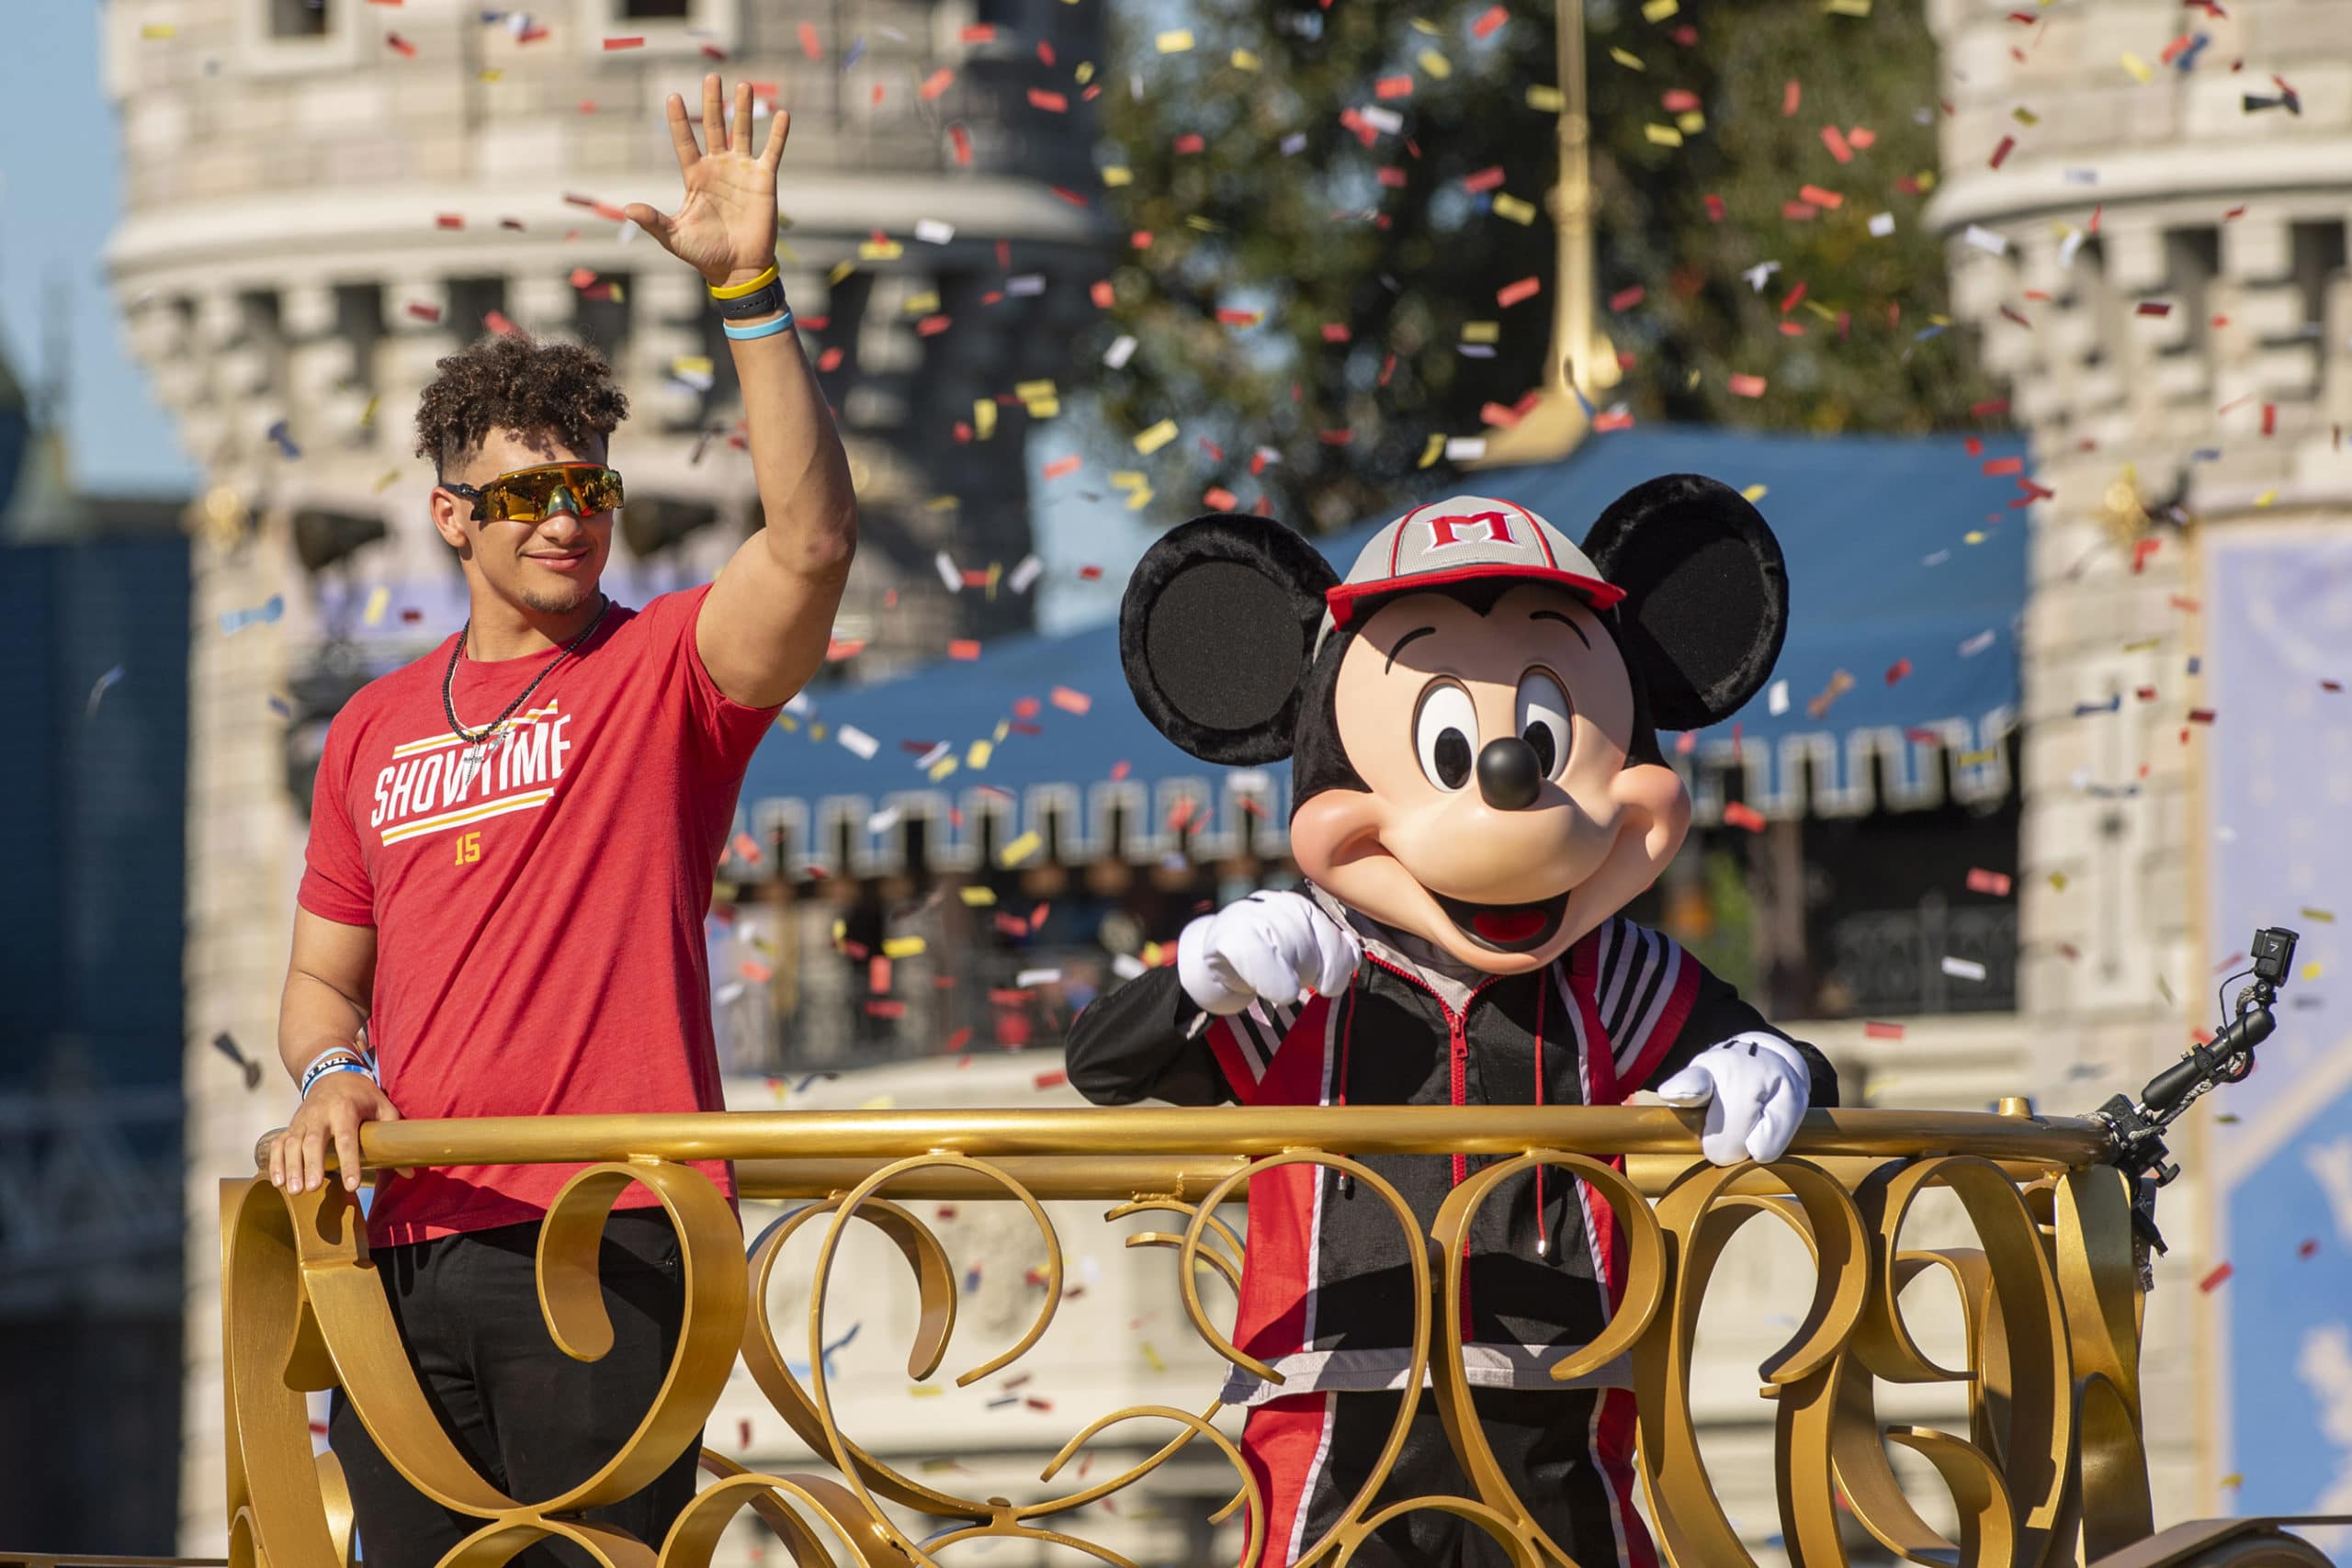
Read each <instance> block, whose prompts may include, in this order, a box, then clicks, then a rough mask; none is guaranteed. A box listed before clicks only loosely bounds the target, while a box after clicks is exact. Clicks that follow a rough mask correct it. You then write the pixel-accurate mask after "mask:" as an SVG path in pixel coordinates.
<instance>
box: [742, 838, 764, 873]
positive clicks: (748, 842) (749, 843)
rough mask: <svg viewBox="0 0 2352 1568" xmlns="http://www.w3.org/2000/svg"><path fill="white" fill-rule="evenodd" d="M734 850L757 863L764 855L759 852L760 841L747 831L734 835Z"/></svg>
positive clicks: (754, 863)
mask: <svg viewBox="0 0 2352 1568" xmlns="http://www.w3.org/2000/svg"><path fill="white" fill-rule="evenodd" d="M735 852H736V853H737V854H739V855H741V856H742V857H743V859H745V860H747V861H750V862H751V863H752V864H753V865H757V864H759V863H760V862H761V861H762V860H763V859H764V858H765V857H764V856H763V855H762V854H761V853H760V841H759V840H757V839H754V838H753V837H752V835H751V834H749V833H738V834H736V835H735Z"/></svg>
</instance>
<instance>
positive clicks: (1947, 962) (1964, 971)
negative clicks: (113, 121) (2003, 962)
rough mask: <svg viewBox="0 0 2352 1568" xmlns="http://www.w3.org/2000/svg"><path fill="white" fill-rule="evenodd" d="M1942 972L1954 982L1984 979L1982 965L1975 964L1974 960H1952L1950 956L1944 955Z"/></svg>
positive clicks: (1983, 966)
mask: <svg viewBox="0 0 2352 1568" xmlns="http://www.w3.org/2000/svg"><path fill="white" fill-rule="evenodd" d="M1943 971H1944V973H1945V974H1947V975H1949V976H1951V977H1952V978H1953V979H1955V980H1982V979H1983V978H1985V965H1983V964H1979V963H1977V962H1976V960H1974V959H1973V958H1954V957H1952V956H1951V955H1950V954H1946V955H1945V957H1944V960H1943Z"/></svg>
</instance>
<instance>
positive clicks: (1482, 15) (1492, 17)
mask: <svg viewBox="0 0 2352 1568" xmlns="http://www.w3.org/2000/svg"><path fill="white" fill-rule="evenodd" d="M1508 21H1510V12H1509V11H1507V10H1505V9H1504V8H1503V7H1502V6H1487V8H1486V9H1485V10H1483V11H1481V12H1479V13H1478V19H1477V20H1476V21H1475V22H1473V23H1471V24H1470V31H1471V33H1472V35H1473V36H1475V37H1477V38H1492V37H1493V36H1494V34H1495V29H1496V28H1499V27H1501V26H1502V25H1503V24H1504V23H1505V22H1508Z"/></svg>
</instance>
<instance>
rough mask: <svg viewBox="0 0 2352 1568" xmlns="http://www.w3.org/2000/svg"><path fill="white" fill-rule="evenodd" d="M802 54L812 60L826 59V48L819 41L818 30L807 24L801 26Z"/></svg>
mask: <svg viewBox="0 0 2352 1568" xmlns="http://www.w3.org/2000/svg"><path fill="white" fill-rule="evenodd" d="M800 52H801V53H803V54H805V55H807V56H808V57H809V59H811V60H822V59H824V58H825V46H824V45H823V44H821V43H819V42H818V41H817V29H816V28H813V27H810V26H809V24H808V23H807V22H803V23H801V24H800Z"/></svg>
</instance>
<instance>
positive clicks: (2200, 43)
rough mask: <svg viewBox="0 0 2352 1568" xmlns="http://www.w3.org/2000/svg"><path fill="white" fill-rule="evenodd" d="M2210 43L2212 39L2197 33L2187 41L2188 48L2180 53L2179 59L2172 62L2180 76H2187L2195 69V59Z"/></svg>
mask: <svg viewBox="0 0 2352 1568" xmlns="http://www.w3.org/2000/svg"><path fill="white" fill-rule="evenodd" d="M2212 41H2213V40H2212V39H2211V37H2209V36H2208V35H2206V34H2204V33H2199V34H2198V35H2197V36H2196V37H2195V38H2194V39H2191V40H2190V41H2189V45H2188V48H2187V49H2186V50H2183V51H2181V56H2180V58H2179V59H2178V60H2176V61H2174V62H2173V64H2174V66H2175V67H2176V68H2177V69H2178V70H2179V72H2180V73H2181V74H2182V75H2184V76H2186V75H2188V73H2190V72H2191V71H2194V70H2196V69H2197V57H2198V56H2199V55H2200V54H2202V53H2204V52H2205V46H2206V45H2207V44H2209V43H2211V42H2212Z"/></svg>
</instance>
